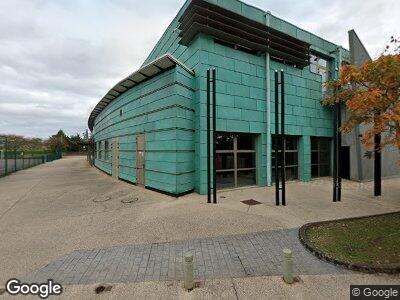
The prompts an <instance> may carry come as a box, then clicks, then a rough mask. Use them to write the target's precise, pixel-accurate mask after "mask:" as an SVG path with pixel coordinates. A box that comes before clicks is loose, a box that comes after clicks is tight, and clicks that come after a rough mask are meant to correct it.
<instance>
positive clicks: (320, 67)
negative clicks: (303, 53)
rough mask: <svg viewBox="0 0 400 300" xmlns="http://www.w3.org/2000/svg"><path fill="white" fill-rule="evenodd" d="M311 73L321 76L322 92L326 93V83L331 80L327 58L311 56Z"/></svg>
mask: <svg viewBox="0 0 400 300" xmlns="http://www.w3.org/2000/svg"><path fill="white" fill-rule="evenodd" d="M310 72H312V73H314V74H318V75H321V78H322V91H323V92H325V91H326V87H325V83H326V82H327V81H328V80H329V62H328V60H326V59H325V58H322V57H318V56H316V55H315V54H310Z"/></svg>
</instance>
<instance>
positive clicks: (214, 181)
mask: <svg viewBox="0 0 400 300" xmlns="http://www.w3.org/2000/svg"><path fill="white" fill-rule="evenodd" d="M216 73H217V72H216V70H215V68H214V69H212V83H213V88H212V95H213V97H212V98H213V158H214V168H213V170H214V174H213V203H217V97H216V94H217V91H216Z"/></svg>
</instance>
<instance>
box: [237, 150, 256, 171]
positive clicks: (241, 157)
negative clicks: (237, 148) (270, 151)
mask: <svg viewBox="0 0 400 300" xmlns="http://www.w3.org/2000/svg"><path fill="white" fill-rule="evenodd" d="M255 160H256V153H255V152H250V153H240V152H238V154H237V167H238V168H239V169H248V168H254V167H255V166H256V162H255Z"/></svg>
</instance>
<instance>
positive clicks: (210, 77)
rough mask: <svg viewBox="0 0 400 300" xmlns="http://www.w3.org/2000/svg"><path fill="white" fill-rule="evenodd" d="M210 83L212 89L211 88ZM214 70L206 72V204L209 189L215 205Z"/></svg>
mask: <svg viewBox="0 0 400 300" xmlns="http://www.w3.org/2000/svg"><path fill="white" fill-rule="evenodd" d="M211 83H212V88H211ZM210 93H212V128H213V129H212V135H213V140H212V143H213V176H212V182H213V184H212V187H211V141H210V135H211V124H210V123H211V121H210V118H211V114H210V102H211V101H210ZM216 93H217V92H216V69H215V68H213V69H208V70H207V203H211V189H212V190H213V201H212V202H213V203H217V171H216V167H217V147H216V144H217V130H216V128H217V102H216Z"/></svg>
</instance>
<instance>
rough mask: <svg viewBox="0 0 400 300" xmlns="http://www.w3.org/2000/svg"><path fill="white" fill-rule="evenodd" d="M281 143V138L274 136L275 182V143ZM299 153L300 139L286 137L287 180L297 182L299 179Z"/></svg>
mask: <svg viewBox="0 0 400 300" xmlns="http://www.w3.org/2000/svg"><path fill="white" fill-rule="evenodd" d="M279 141H280V136H279V137H278V138H277V137H276V136H275V135H273V136H272V157H271V162H272V164H271V165H272V178H273V180H275V179H274V178H275V150H274V146H275V143H277V142H279ZM298 172H299V152H298V137H297V136H286V137H285V175H286V180H295V179H298V178H299V174H298Z"/></svg>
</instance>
